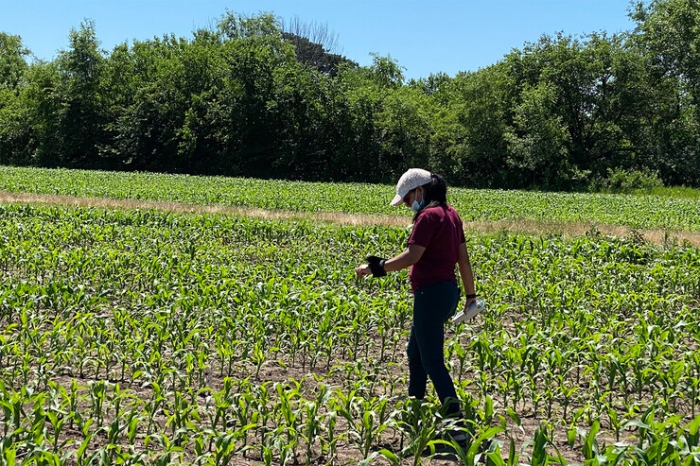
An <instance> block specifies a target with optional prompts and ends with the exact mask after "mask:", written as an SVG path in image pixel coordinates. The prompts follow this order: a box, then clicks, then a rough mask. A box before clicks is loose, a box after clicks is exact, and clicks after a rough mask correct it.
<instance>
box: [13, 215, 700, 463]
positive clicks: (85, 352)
mask: <svg viewBox="0 0 700 466" xmlns="http://www.w3.org/2000/svg"><path fill="white" fill-rule="evenodd" d="M0 231H2V232H3V241H2V242H1V243H0V276H2V277H3V280H0V283H1V284H2V285H0V296H1V300H0V323H2V325H0V328H1V329H2V331H0V358H2V359H1V361H0V373H1V374H2V376H1V377H0V380H2V383H0V408H1V409H2V413H3V414H2V417H0V429H1V430H2V442H1V444H0V449H1V451H2V458H3V460H4V462H7V463H11V462H12V461H15V459H19V458H21V461H22V462H24V463H25V464H30V463H37V464H38V463H42V462H45V463H48V462H49V460H48V459H46V458H48V457H51V458H52V460H51V461H54V462H55V461H58V462H59V463H60V462H61V461H63V462H64V463H71V464H72V463H75V464H114V463H117V462H120V463H129V464H137V463H138V464H144V463H149V464H154V463H157V462H161V463H163V464H166V463H167V464H172V463H187V464H192V463H195V464H212V465H213V464H230V463H231V462H236V463H249V464H261V463H264V464H299V463H304V464H307V463H308V464H319V463H320V464H345V463H347V462H348V461H350V462H353V463H359V462H361V461H363V460H364V461H365V463H366V464H370V463H372V462H380V461H381V460H380V456H381V457H383V458H386V460H387V461H390V462H391V463H393V464H419V463H420V462H421V456H420V453H421V452H422V451H423V449H424V448H426V447H427V448H428V449H430V448H431V447H432V448H433V449H438V450H439V448H438V447H439V445H440V442H444V441H442V440H440V439H439V437H440V435H441V432H443V431H444V430H445V429H446V428H450V424H449V423H447V424H444V425H443V424H442V423H441V422H440V418H439V417H437V416H436V413H437V411H438V407H437V405H436V400H434V399H433V398H429V399H427V400H425V402H423V403H422V404H421V403H417V402H416V400H404V399H403V394H404V392H405V371H404V369H402V365H403V351H404V350H403V343H402V342H405V340H406V338H407V334H408V331H409V330H410V301H409V299H408V297H407V296H406V293H405V289H406V285H405V283H404V281H405V280H406V275H405V273H398V274H394V275H391V276H389V277H386V279H383V280H362V281H357V280H356V279H355V278H354V270H353V268H354V266H355V265H356V262H357V260H359V259H358V258H361V257H364V256H365V255H366V254H367V253H369V252H381V251H385V252H390V251H391V250H395V249H396V248H398V247H400V245H401V244H403V243H404V242H405V240H406V239H407V235H408V231H407V230H406V229H403V228H385V227H376V226H368V227H354V226H340V225H332V224H314V223H310V222H305V221H298V220H295V221H268V220H254V219H246V218H237V217H232V216H225V215H216V214H203V215H201V214H176V213H172V212H156V211H150V210H143V209H134V210H107V209H102V208H96V207H89V208H70V207H52V206H29V205H18V204H4V205H0ZM469 242H470V246H469V247H470V252H471V256H472V261H473V263H474V265H475V271H476V273H477V277H478V286H479V292H480V293H481V294H482V295H483V296H485V297H486V299H487V302H488V303H489V309H488V310H487V312H486V313H484V314H483V315H482V317H480V320H479V321H478V322H476V323H474V324H470V325H466V324H460V325H459V326H456V327H451V328H449V332H448V336H449V338H448V344H447V347H446V357H447V361H448V362H449V364H450V365H451V367H452V369H451V370H452V373H453V375H454V378H455V381H456V382H457V389H458V393H459V395H460V398H461V399H462V400H463V410H464V413H465V417H466V419H467V425H466V426H465V427H464V428H465V430H466V431H467V432H469V433H470V434H471V435H472V441H471V442H470V445H469V447H468V448H467V449H466V450H464V451H463V452H462V453H461V454H462V456H463V457H464V461H467V463H465V464H476V463H477V462H479V461H480V459H485V458H489V461H491V462H492V463H490V464H503V463H504V462H505V461H506V459H507V460H508V464H547V463H550V464H551V463H553V462H556V463H559V464H567V462H569V461H570V462H572V463H579V464H580V463H584V461H585V462H588V461H594V460H597V461H599V462H603V460H602V458H608V459H609V460H610V461H611V462H612V461H613V459H614V458H617V460H616V461H617V463H616V464H623V465H633V464H649V463H653V464H669V463H670V462H672V460H673V459H674V458H677V459H678V461H679V463H680V464H692V461H693V460H692V458H693V457H694V456H697V453H698V425H700V423H699V421H698V418H697V416H698V409H700V405H699V404H698V403H699V402H700V388H699V387H698V380H700V374H699V373H698V370H700V360H699V359H698V354H697V352H696V351H694V350H693V349H694V348H696V347H697V344H698V339H699V338H700V335H698V329H699V328H700V326H699V325H698V324H699V323H700V322H698V318H699V316H700V314H698V312H697V303H698V300H699V299H700V276H698V271H700V254H699V253H698V249H697V248H693V247H689V246H685V245H677V244H676V245H674V244H667V245H664V246H656V245H652V244H650V243H647V242H646V241H644V239H643V238H641V237H639V236H635V235H632V236H630V237H628V238H613V237H605V236H602V235H599V234H596V233H595V232H591V234H590V235H587V236H584V237H577V238H569V239H566V238H561V237H557V236H541V237H527V236H521V235H510V234H505V233H500V234H495V235H475V234H470V235H469ZM524 419H536V420H541V422H540V423H539V425H538V427H537V429H536V430H534V431H533V430H532V429H531V428H529V427H528V428H527V429H528V430H527V431H525V428H524V423H523V420H524ZM521 429H522V430H521ZM524 432H526V433H525V434H524ZM610 438H614V439H615V443H609V440H607V439H610ZM508 445H510V447H508ZM501 446H504V447H505V448H504V450H508V451H509V453H505V454H504V453H502V452H501ZM350 448H351V449H352V450H350ZM562 454H564V455H565V456H561V455H562ZM47 455H48V456H47ZM555 458H556V461H555V460H554V459H555ZM499 461H500V462H499ZM606 461H607V460H606Z"/></svg>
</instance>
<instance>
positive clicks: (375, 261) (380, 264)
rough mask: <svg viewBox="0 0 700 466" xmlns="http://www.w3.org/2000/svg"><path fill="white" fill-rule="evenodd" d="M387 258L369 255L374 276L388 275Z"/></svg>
mask: <svg viewBox="0 0 700 466" xmlns="http://www.w3.org/2000/svg"><path fill="white" fill-rule="evenodd" d="M385 262H386V259H384V258H381V257H377V256H367V265H368V266H369V269H370V270H371V271H372V276H373V277H384V276H385V275H386V270H384V263H385Z"/></svg>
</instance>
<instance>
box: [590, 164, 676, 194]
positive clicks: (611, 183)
mask: <svg viewBox="0 0 700 466" xmlns="http://www.w3.org/2000/svg"><path fill="white" fill-rule="evenodd" d="M663 185H664V184H663V182H662V181H661V180H660V179H659V176H658V174H657V173H655V172H651V171H649V170H634V171H628V170H612V169H608V178H607V179H606V180H602V181H600V182H599V183H597V184H596V183H593V185H592V186H591V188H592V189H593V190H594V191H607V192H612V193H625V194H629V193H632V192H645V193H647V194H649V193H651V192H653V191H654V190H655V189H657V188H661V187H663Z"/></svg>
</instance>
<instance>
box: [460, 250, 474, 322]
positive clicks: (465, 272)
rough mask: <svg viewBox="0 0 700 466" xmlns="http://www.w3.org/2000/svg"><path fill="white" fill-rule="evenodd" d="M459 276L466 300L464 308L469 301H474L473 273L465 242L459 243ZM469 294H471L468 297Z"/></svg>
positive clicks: (467, 305)
mask: <svg viewBox="0 0 700 466" xmlns="http://www.w3.org/2000/svg"><path fill="white" fill-rule="evenodd" d="M457 264H458V265H459V276H460V278H461V279H462V285H463V286H464V293H465V294H466V295H467V300H466V301H465V302H464V309H466V308H468V307H469V305H470V304H471V303H473V302H474V301H476V296H475V295H476V288H475V287H474V274H473V273H472V265H471V263H470V262H469V253H468V252H467V243H462V244H460V245H459V259H457ZM469 296H473V297H472V298H469Z"/></svg>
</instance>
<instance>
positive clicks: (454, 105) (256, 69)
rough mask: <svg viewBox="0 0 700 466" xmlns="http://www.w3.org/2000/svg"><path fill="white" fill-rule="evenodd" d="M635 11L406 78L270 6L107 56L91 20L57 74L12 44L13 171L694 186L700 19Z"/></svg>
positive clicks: (673, 3)
mask: <svg viewBox="0 0 700 466" xmlns="http://www.w3.org/2000/svg"><path fill="white" fill-rule="evenodd" d="M631 18H632V19H633V20H634V21H636V24H637V26H636V28H635V30H634V31H630V32H625V33H619V34H614V35H608V34H606V33H604V32H602V33H591V34H589V35H585V36H581V37H578V38H574V37H571V36H567V35H565V34H563V33H560V34H557V35H555V36H543V37H541V38H540V39H539V40H538V41H536V42H534V43H527V44H524V46H523V47H522V48H521V49H513V50H512V51H511V52H510V53H509V54H507V55H506V56H505V57H504V58H503V59H502V60H501V61H499V62H498V63H495V64H493V65H492V66H489V67H486V68H483V69H480V70H478V71H473V72H468V73H459V74H457V75H456V76H454V77H450V76H447V75H445V74H444V73H436V74H434V75H431V76H429V77H427V78H425V79H420V80H411V81H409V82H405V80H404V73H403V71H404V70H403V68H402V67H401V65H400V64H399V63H398V62H396V61H395V60H394V59H392V58H391V57H390V56H386V57H384V56H374V57H373V61H372V64H371V65H369V66H364V67H360V66H357V64H356V63H354V62H352V61H351V60H348V59H347V58H345V57H342V56H339V55H336V54H332V53H330V52H329V51H328V50H327V49H326V48H325V47H324V44H323V43H322V42H314V41H313V39H309V38H307V37H304V36H303V35H300V34H298V33H296V32H294V31H284V29H283V27H282V24H281V21H280V20H279V19H278V18H276V17H274V16H273V15H272V14H269V13H262V14H260V15H258V16H253V17H247V16H243V15H236V14H234V13H230V12H228V13H226V14H225V15H223V16H222V17H221V19H220V21H219V22H218V24H216V25H215V26H214V27H212V28H209V29H200V30H197V31H194V32H193V35H192V37H191V38H183V37H175V36H172V35H166V36H163V37H161V38H153V39H151V40H146V41H134V42H133V43H131V44H127V43H124V44H120V45H118V46H117V47H115V48H114V49H113V50H112V51H109V52H107V51H102V50H100V48H99V41H98V38H97V33H96V29H95V25H94V24H93V23H92V22H90V21H86V22H85V23H83V24H82V25H81V26H80V28H79V29H78V30H72V31H71V32H70V34H69V38H68V39H69V43H68V48H67V49H66V50H62V51H61V52H60V53H59V55H58V57H57V58H56V59H55V60H54V61H53V62H50V63H45V62H40V61H34V62H28V61H27V56H28V55H29V54H28V51H27V50H26V49H25V48H24V47H23V46H22V43H21V40H20V39H19V38H18V37H16V36H12V35H9V34H5V33H1V34H2V35H0V94H2V99H0V102H2V103H0V163H4V164H13V165H36V166H43V167H69V168H86V169H109V170H125V171H133V170H148V171H158V172H168V173H186V174H195V175H223V176H246V177H260V178H284V179H296V180H307V181H345V182H352V181H360V182H392V181H395V179H396V176H397V174H399V173H402V172H403V171H404V170H405V169H407V168H409V167H411V166H422V167H426V168H429V169H432V170H434V171H438V172H440V173H443V174H444V175H446V176H448V177H449V178H450V179H452V182H453V184H454V185H458V186H464V187H481V188H510V189H513V188H539V189H549V190H566V191H576V190H578V191H583V190H585V189H587V188H588V187H590V186H592V185H597V184H598V185H604V184H605V183H606V181H605V180H606V179H607V177H608V174H609V173H618V172H620V171H632V172H644V171H645V170H647V171H650V172H655V173H657V174H658V177H659V179H660V180H661V181H662V182H663V184H664V185H667V186H674V185H685V186H690V187H697V186H698V180H699V179H700V157H698V153H699V148H700V145H699V141H700V138H698V134H699V133H700V131H699V128H700V110H699V108H700V107H699V106H698V105H699V104H698V98H699V97H698V96H700V84H699V82H700V81H699V75H698V72H697V69H698V66H697V64H698V61H699V60H700V58H698V50H700V47H698V44H697V37H698V35H697V34H695V32H696V31H697V29H698V24H700V9H699V8H698V6H697V2H694V1H690V0H654V1H651V2H648V3H640V4H639V5H636V6H635V7H634V8H633V9H632V11H631ZM610 170H612V172H610Z"/></svg>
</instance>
